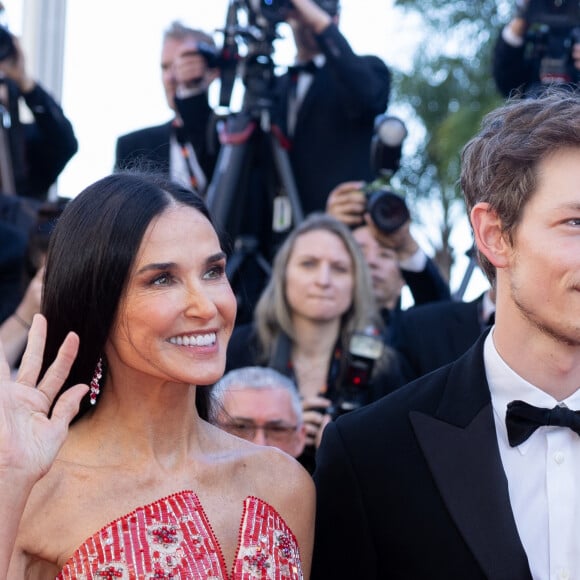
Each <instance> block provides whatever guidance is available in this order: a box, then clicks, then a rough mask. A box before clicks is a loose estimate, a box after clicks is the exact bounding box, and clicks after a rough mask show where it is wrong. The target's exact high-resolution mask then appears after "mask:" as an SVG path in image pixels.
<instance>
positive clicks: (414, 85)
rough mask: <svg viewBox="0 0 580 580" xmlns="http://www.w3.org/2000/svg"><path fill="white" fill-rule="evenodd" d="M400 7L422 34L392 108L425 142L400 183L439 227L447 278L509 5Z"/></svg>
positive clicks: (408, 160) (475, 1) (494, 100)
mask: <svg viewBox="0 0 580 580" xmlns="http://www.w3.org/2000/svg"><path fill="white" fill-rule="evenodd" d="M395 5H396V6H398V7H401V8H403V9H404V11H405V12H409V13H412V12H415V13H417V14H420V15H421V19H422V31H423V32H422V38H421V40H420V42H419V45H418V47H417V51H416V53H415V58H414V63H413V67H412V71H411V72H410V73H407V74H405V73H403V72H401V71H393V80H394V82H393V86H394V95H393V100H392V103H393V105H396V106H398V107H404V108H409V109H410V111H411V112H410V115H411V116H412V118H413V122H415V121H416V122H417V123H418V125H419V127H421V128H422V129H423V130H422V131H420V133H422V134H423V135H424V138H423V139H420V140H419V142H418V143H417V146H416V150H415V151H414V152H413V153H412V154H411V155H405V158H404V160H403V163H402V167H401V169H400V171H399V172H398V174H397V178H398V180H399V182H400V184H401V186H402V187H403V189H404V191H405V192H406V195H407V199H408V201H409V205H410V206H411V207H412V209H413V210H414V213H415V215H417V214H419V215H418V219H419V220H421V215H420V214H421V211H420V210H421V208H423V211H425V208H427V211H428V213H429V220H430V221H431V222H432V220H433V218H434V217H435V218H436V219H437V220H438V221H439V228H438V232H437V235H436V236H434V235H432V234H431V235H430V238H431V243H432V244H433V246H434V248H435V255H436V260H437V262H438V263H439V265H440V267H441V269H442V271H443V272H444V273H445V274H446V275H447V276H449V273H450V269H451V266H452V262H453V252H452V248H451V246H450V235H451V231H452V229H453V227H454V225H455V224H456V223H457V220H458V219H459V218H460V217H462V216H464V215H465V209H464V205H463V201H462V198H461V192H460V189H459V187H458V178H459V171H460V153H461V149H462V148H463V146H464V145H465V143H466V142H467V141H468V140H469V139H470V138H471V137H472V136H473V135H474V134H475V133H476V132H477V130H478V128H479V126H480V123H481V119H482V117H483V115H485V113H487V112H488V111H489V110H491V109H493V108H494V107H496V106H497V105H498V104H499V103H500V102H501V97H500V95H499V94H498V92H497V90H496V87H495V84H494V81H493V78H492V75H491V67H492V64H491V62H492V53H493V47H494V43H495V40H496V37H497V34H498V33H499V30H500V29H501V26H502V25H503V24H504V23H505V22H506V21H507V20H508V19H509V9H508V6H507V3H506V2H505V1H504V0H466V1H461V0H460V1H457V0H447V1H444V0H395ZM423 221H425V220H423ZM436 237H439V239H435V238H436Z"/></svg>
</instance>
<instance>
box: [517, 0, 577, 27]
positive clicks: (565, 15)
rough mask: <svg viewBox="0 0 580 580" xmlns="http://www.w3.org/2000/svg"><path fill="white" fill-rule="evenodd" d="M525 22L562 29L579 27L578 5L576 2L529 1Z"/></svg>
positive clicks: (573, 0) (559, 0)
mask: <svg viewBox="0 0 580 580" xmlns="http://www.w3.org/2000/svg"><path fill="white" fill-rule="evenodd" d="M526 20H527V21H528V22H530V23H533V22H539V23H542V24H546V25H548V26H556V27H562V28H570V27H574V26H580V3H579V2H578V0H530V3H529V5H528V8H527V10H526Z"/></svg>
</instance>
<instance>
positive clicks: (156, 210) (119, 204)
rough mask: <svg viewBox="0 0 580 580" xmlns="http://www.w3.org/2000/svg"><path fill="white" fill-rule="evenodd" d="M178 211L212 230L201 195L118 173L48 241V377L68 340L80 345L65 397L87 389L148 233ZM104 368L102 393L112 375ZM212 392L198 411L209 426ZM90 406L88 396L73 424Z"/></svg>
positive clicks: (199, 399)
mask: <svg viewBox="0 0 580 580" xmlns="http://www.w3.org/2000/svg"><path fill="white" fill-rule="evenodd" d="M173 203H177V204H181V205H185V206H189V207H192V208H194V209H196V210H197V211H199V212H200V213H201V214H202V215H204V216H205V217H206V218H207V219H208V220H209V221H210V222H212V220H211V218H210V215H209V212H208V210H207V208H206V206H205V204H204V202H203V200H202V199H201V198H200V197H199V195H197V194H195V193H193V192H191V191H190V190H188V189H185V188H184V187H182V186H180V185H178V184H176V183H173V182H171V181H169V180H167V179H166V178H165V177H163V176H160V175H157V174H143V173H137V172H123V173H116V174H113V175H110V176H108V177H105V178H103V179H100V180H99V181H97V182H95V183H93V184H92V185H90V186H89V187H87V188H86V189H85V190H84V191H82V192H81V193H80V194H79V195H78V196H77V197H76V198H75V199H73V200H72V201H71V202H70V203H69V204H68V205H67V207H66V209H65V210H64V212H63V214H62V216H61V217H60V219H59V220H58V223H57V225H56V227H55V229H54V231H53V233H52V235H51V239H50V244H49V249H48V257H47V263H46V272H45V278H44V289H43V298H42V312H43V314H44V315H45V316H46V318H47V322H48V334H47V340H46V348H45V353H44V361H43V369H42V370H43V372H44V371H46V369H47V368H48V366H49V364H50V363H51V362H52V361H53V360H54V358H55V356H56V354H57V352H58V349H59V347H60V345H61V343H62V341H63V340H64V338H65V337H66V335H67V333H68V332H70V331H74V332H76V333H77V334H78V335H79V338H80V346H79V352H78V355H77V358H76V360H75V362H74V364H73V367H72V369H71V372H70V374H69V376H68V378H67V380H66V381H65V384H64V386H63V388H62V390H61V392H62V391H64V390H66V389H68V388H70V387H71V386H72V385H75V384H78V383H86V384H89V383H90V381H91V378H92V376H93V373H94V371H95V368H96V365H97V362H98V360H99V358H100V357H101V356H102V355H103V351H104V347H105V343H106V341H107V338H108V337H109V335H110V333H111V329H112V327H113V324H114V321H115V318H116V316H117V311H118V307H119V302H120V299H121V297H122V295H123V292H124V290H125V287H126V285H127V280H128V277H129V273H130V272H131V268H132V266H133V262H134V260H135V257H136V255H137V252H138V250H139V247H140V245H141V241H142V239H143V236H144V234H145V231H146V229H147V227H148V226H149V224H150V223H151V221H152V220H153V219H154V218H155V217H157V216H159V215H160V214H161V213H163V211H164V210H165V209H166V208H167V207H169V206H170V205H171V204H173ZM103 363H104V364H103V366H104V368H103V378H102V380H101V386H102V384H103V383H104V381H105V377H106V372H107V369H106V361H105V360H103ZM207 391H208V389H197V391H196V406H197V409H198V412H199V415H200V416H201V417H202V418H204V419H207V417H208V396H209V393H208V392H207ZM97 404H98V401H97ZM90 406H91V405H90V400H89V396H88V395H87V396H85V397H84V398H83V400H82V402H81V407H80V410H79V413H78V415H77V417H76V419H78V418H79V417H80V416H82V415H83V414H84V413H86V411H87V410H88V409H89V408H90Z"/></svg>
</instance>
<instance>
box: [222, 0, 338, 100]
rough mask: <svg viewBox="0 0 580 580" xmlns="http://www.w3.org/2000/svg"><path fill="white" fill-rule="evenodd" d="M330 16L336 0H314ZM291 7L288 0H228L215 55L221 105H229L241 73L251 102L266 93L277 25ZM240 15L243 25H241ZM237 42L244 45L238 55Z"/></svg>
mask: <svg viewBox="0 0 580 580" xmlns="http://www.w3.org/2000/svg"><path fill="white" fill-rule="evenodd" d="M314 1H315V2H316V4H318V5H319V6H320V7H321V8H322V9H323V10H326V12H328V13H329V14H330V15H331V16H334V15H336V14H337V13H338V6H339V3H340V2H339V0H314ZM290 10H292V2H291V0H230V3H229V6H228V11H227V15H226V24H225V27H224V28H223V29H222V30H221V32H223V35H224V42H223V46H222V50H221V53H220V55H219V57H218V66H219V67H220V69H221V91H220V98H219V101H220V106H221V107H228V106H229V103H230V100H231V95H232V90H233V86H234V82H235V79H236V77H237V76H240V77H241V78H242V80H243V83H244V85H245V86H246V89H247V90H246V96H247V98H248V99H249V100H250V106H251V104H252V102H254V101H256V100H259V99H260V96H263V95H268V93H269V92H270V90H271V89H272V83H273V81H274V62H273V59H272V54H273V53H274V48H273V42H274V40H276V39H278V38H280V37H279V35H278V33H277V31H276V27H277V25H278V24H279V23H281V22H284V21H285V20H286V18H287V17H288V14H289V12H290ZM240 15H242V16H243V17H242V20H243V21H245V25H244V26H242V25H240V20H241V19H240ZM239 44H244V45H245V46H246V50H245V53H246V55H245V57H244V58H242V57H241V52H242V51H240V47H239Z"/></svg>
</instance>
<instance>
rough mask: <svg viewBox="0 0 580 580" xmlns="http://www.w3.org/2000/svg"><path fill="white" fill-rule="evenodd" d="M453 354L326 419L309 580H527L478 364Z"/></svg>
mask: <svg viewBox="0 0 580 580" xmlns="http://www.w3.org/2000/svg"><path fill="white" fill-rule="evenodd" d="M484 338H485V337H484V336H482V337H480V339H479V340H478V341H477V343H476V344H475V345H474V346H473V347H472V348H471V349H470V350H469V351H468V352H467V353H465V354H464V355H463V356H462V357H461V358H459V359H458V360H457V361H455V362H454V363H451V364H450V365H447V366H445V367H443V368H442V369H439V370H437V371H434V372H433V373H430V374H429V375H426V376H424V377H422V378H420V379H418V380H417V381H414V382H412V383H409V384H408V385H406V386H405V387H403V388H401V389H399V390H398V391H395V392H394V393H392V394H391V395H388V396H387V397H385V398H383V399H381V400H380V401H378V402H376V403H373V404H371V405H369V406H367V407H364V408H362V409H361V410H359V411H353V412H352V413H349V414H347V415H345V416H344V417H341V418H339V419H338V420H337V421H335V422H333V423H330V424H329V425H328V426H327V427H326V429H325V432H324V435H323V440H322V444H321V447H320V448H319V450H318V454H317V457H316V465H317V467H316V471H315V473H314V479H315V482H316V487H317V502H318V504H317V516H316V538H315V546H314V562H313V570H312V576H311V578H312V580H327V579H328V578H332V579H333V580H342V579H344V580H347V579H348V580H351V579H352V578H364V579H365V580H374V579H392V580H396V579H405V580H407V579H409V578H411V579H413V580H419V579H421V580H422V579H426V578H429V579H430V580H433V579H437V580H438V579H441V580H451V579H453V580H455V579H461V580H476V579H477V580H479V579H481V580H483V579H488V580H530V579H531V577H532V576H531V573H530V570H529V565H528V560H527V556H526V554H525V551H524V549H523V546H522V543H521V541H520V538H519V535H518V532H517V528H516V525H515V520H514V516H513V513H512V509H511V505H510V501H509V494H508V485H507V479H506V476H505V473H504V470H503V466H502V462H501V458H500V454H499V448H498V444H497V438H496V431H495V425H494V419H493V410H492V406H491V397H490V392H489V386H488V384H487V381H486V377H485V368H484V364H483V344H484Z"/></svg>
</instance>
